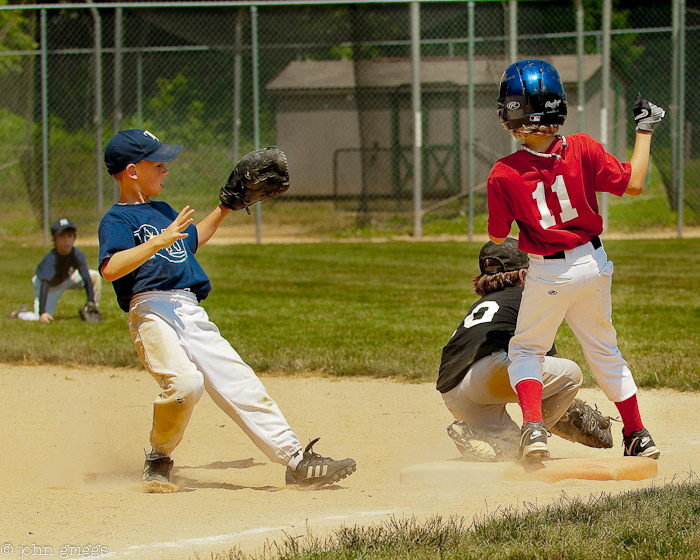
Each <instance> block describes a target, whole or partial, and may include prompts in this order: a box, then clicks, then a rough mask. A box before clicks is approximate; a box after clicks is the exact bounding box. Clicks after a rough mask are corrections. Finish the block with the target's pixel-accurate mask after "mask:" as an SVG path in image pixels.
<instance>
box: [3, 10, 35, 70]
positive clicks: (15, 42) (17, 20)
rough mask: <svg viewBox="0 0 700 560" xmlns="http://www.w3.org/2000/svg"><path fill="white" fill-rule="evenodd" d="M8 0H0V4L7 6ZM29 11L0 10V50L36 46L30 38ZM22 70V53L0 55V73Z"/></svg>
mask: <svg viewBox="0 0 700 560" xmlns="http://www.w3.org/2000/svg"><path fill="white" fill-rule="evenodd" d="M7 5H8V0H0V6H7ZM30 13H31V12H28V11H20V10H17V11H14V10H2V11H0V30H1V31H0V51H5V52H8V51H22V50H31V49H35V48H37V44H36V43H35V42H34V40H33V38H32V27H31V20H30V19H28V16H29V15H30ZM21 71H22V55H7V56H0V74H7V73H9V72H21Z"/></svg>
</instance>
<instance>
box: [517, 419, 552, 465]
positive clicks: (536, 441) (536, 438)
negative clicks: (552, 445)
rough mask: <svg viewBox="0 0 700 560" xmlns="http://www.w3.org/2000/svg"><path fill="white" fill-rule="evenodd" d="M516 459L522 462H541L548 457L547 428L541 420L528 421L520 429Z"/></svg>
mask: <svg viewBox="0 0 700 560" xmlns="http://www.w3.org/2000/svg"><path fill="white" fill-rule="evenodd" d="M518 459H520V460H521V461H522V462H523V463H534V462H541V461H542V460H543V459H549V450H548V449H547V430H546V429H545V427H544V423H543V422H528V423H527V424H525V425H524V426H523V427H522V429H521V430H520V449H519V451H518Z"/></svg>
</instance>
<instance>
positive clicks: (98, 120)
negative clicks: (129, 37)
mask: <svg viewBox="0 0 700 560" xmlns="http://www.w3.org/2000/svg"><path fill="white" fill-rule="evenodd" d="M87 2H88V4H90V12H91V13H92V18H93V20H94V21H93V23H94V48H95V77H94V78H95V116H94V123H95V166H96V171H97V215H98V216H99V215H100V214H102V208H103V207H104V204H103V201H102V186H103V185H102V183H103V181H102V165H103V163H102V21H101V20H100V12H99V10H98V9H97V8H95V7H94V6H93V5H92V0H87Z"/></svg>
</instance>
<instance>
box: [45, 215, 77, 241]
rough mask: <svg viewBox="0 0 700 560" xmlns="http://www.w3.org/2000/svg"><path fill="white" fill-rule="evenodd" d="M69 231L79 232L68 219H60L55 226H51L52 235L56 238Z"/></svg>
mask: <svg viewBox="0 0 700 560" xmlns="http://www.w3.org/2000/svg"><path fill="white" fill-rule="evenodd" d="M67 229H72V230H73V231H78V228H77V227H75V224H74V223H73V222H71V221H70V220H69V219H68V218H59V219H58V220H56V221H55V222H54V223H53V224H51V235H53V236H54V237H55V236H56V235H58V234H59V233H63V232H64V231H66V230H67Z"/></svg>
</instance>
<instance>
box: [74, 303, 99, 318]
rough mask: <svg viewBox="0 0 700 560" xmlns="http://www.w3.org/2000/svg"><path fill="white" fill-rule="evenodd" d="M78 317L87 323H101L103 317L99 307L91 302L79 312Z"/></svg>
mask: <svg viewBox="0 0 700 560" xmlns="http://www.w3.org/2000/svg"><path fill="white" fill-rule="evenodd" d="M78 315H80V318H81V319H82V320H83V321H85V322H86V323H101V322H102V315H101V314H100V310H99V309H97V306H96V305H95V304H94V303H92V302H91V301H89V302H87V303H86V304H85V305H83V306H82V307H81V308H80V309H79V310H78Z"/></svg>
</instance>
